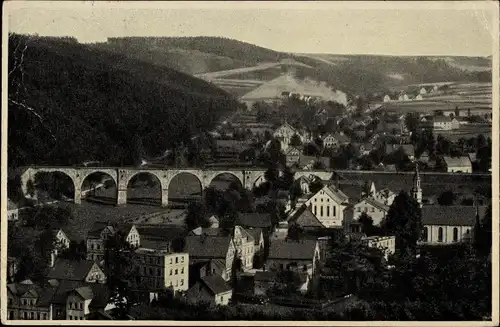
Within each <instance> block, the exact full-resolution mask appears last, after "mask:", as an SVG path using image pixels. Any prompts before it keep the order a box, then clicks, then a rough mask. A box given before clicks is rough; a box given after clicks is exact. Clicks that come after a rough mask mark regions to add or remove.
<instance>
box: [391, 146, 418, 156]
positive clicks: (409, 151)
mask: <svg viewBox="0 0 500 327" xmlns="http://www.w3.org/2000/svg"><path fill="white" fill-rule="evenodd" d="M399 148H402V149H403V151H404V153H406V155H408V156H414V155H415V147H414V146H413V144H386V146H385V152H386V153H387V154H389V153H392V152H395V151H397V150H398V149H399Z"/></svg>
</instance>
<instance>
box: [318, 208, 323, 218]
mask: <svg viewBox="0 0 500 327" xmlns="http://www.w3.org/2000/svg"><path fill="white" fill-rule="evenodd" d="M319 212H320V216H322V217H323V206H321V207H320V208H319Z"/></svg>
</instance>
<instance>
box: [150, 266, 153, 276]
mask: <svg viewBox="0 0 500 327" xmlns="http://www.w3.org/2000/svg"><path fill="white" fill-rule="evenodd" d="M149 276H154V274H153V268H149Z"/></svg>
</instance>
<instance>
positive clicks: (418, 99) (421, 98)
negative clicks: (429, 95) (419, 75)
mask: <svg viewBox="0 0 500 327" xmlns="http://www.w3.org/2000/svg"><path fill="white" fill-rule="evenodd" d="M423 99H424V98H423V97H422V94H419V95H417V96H416V97H415V100H417V101H420V100H423Z"/></svg>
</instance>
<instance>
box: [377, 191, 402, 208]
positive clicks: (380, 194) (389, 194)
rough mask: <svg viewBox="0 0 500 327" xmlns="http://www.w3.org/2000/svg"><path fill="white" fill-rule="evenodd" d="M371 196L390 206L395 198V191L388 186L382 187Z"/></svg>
mask: <svg viewBox="0 0 500 327" xmlns="http://www.w3.org/2000/svg"><path fill="white" fill-rule="evenodd" d="M373 198H374V199H375V200H376V201H377V202H379V203H382V204H384V205H386V206H390V205H391V204H392V202H393V201H394V199H395V198H396V193H394V192H393V191H391V190H389V189H388V188H384V189H382V190H379V191H377V192H375V193H374V195H373Z"/></svg>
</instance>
